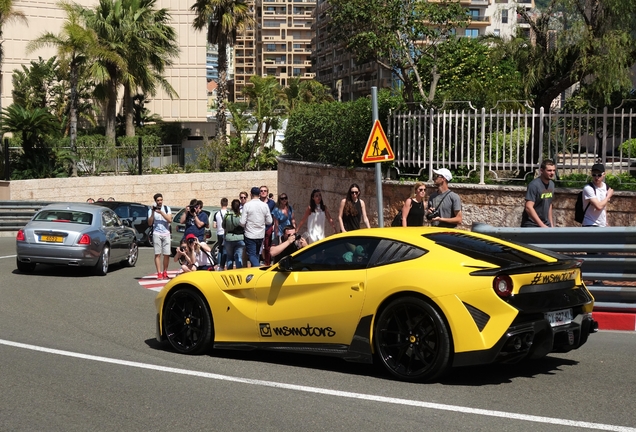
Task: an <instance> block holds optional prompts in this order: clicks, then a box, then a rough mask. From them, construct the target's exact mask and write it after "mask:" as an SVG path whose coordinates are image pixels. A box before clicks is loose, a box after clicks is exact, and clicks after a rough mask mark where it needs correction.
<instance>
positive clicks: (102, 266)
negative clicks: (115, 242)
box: [95, 246, 110, 276]
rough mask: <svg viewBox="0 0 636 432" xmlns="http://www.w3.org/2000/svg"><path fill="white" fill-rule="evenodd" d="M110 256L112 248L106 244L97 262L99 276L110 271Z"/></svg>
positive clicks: (96, 271)
mask: <svg viewBox="0 0 636 432" xmlns="http://www.w3.org/2000/svg"><path fill="white" fill-rule="evenodd" d="M109 256H110V249H109V248H108V246H104V249H102V252H101V253H100V254H99V259H98V260H97V264H95V274H96V275H97V276H106V274H107V273H108V258H109Z"/></svg>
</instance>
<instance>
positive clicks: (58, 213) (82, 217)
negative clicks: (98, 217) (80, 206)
mask: <svg viewBox="0 0 636 432" xmlns="http://www.w3.org/2000/svg"><path fill="white" fill-rule="evenodd" d="M33 220H36V221H49V222H67V223H78V224H83V225H90V224H91V223H93V215H92V214H91V213H86V212H83V211H71V210H43V211H41V212H40V213H38V214H36V215H35V217H34V218H33Z"/></svg>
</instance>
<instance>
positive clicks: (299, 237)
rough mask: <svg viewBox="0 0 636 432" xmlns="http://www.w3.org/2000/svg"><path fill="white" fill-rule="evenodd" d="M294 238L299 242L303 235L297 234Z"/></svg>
mask: <svg viewBox="0 0 636 432" xmlns="http://www.w3.org/2000/svg"><path fill="white" fill-rule="evenodd" d="M294 237H295V238H294V240H296V241H298V240H300V239H301V238H302V237H303V236H302V235H300V234H298V233H296V234H294Z"/></svg>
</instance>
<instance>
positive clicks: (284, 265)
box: [278, 256, 293, 272]
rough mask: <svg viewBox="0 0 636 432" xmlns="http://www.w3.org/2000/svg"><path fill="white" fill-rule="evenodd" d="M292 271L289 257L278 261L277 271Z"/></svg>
mask: <svg viewBox="0 0 636 432" xmlns="http://www.w3.org/2000/svg"><path fill="white" fill-rule="evenodd" d="M292 270H293V269H292V260H291V257H290V256H286V257H284V258H283V259H281V260H280V261H278V271H282V272H290V271H292Z"/></svg>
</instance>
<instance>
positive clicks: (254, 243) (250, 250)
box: [245, 237, 263, 267]
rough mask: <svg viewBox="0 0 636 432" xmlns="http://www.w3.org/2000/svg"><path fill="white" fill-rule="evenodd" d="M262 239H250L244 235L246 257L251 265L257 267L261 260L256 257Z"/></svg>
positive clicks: (258, 253) (259, 251) (259, 250)
mask: <svg viewBox="0 0 636 432" xmlns="http://www.w3.org/2000/svg"><path fill="white" fill-rule="evenodd" d="M262 244H263V239H262V238H261V239H251V238H247V237H245V250H246V251H247V259H248V260H249V261H250V263H252V267H258V266H260V265H261V261H260V260H259V259H258V257H259V255H260V253H261V245H262Z"/></svg>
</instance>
